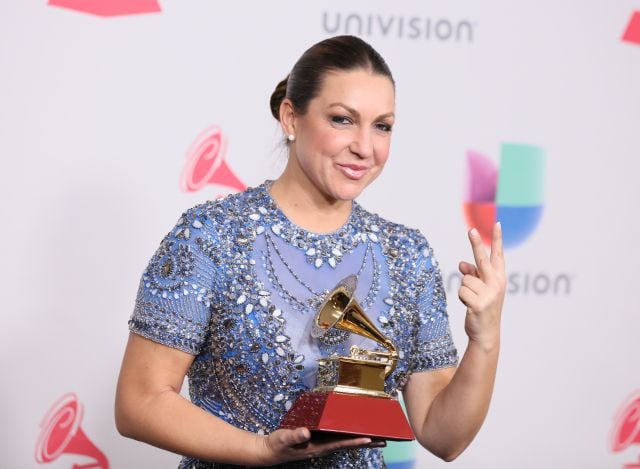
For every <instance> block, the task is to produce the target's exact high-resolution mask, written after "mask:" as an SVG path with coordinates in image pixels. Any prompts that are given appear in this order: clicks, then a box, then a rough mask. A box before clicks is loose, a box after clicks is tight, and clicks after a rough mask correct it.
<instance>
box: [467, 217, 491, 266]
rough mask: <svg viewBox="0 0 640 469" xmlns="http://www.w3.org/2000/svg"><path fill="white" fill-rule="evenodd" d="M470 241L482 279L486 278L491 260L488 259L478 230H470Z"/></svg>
mask: <svg viewBox="0 0 640 469" xmlns="http://www.w3.org/2000/svg"><path fill="white" fill-rule="evenodd" d="M469 241H470V242H471V250H472V251H473V258H474V259H475V261H476V266H477V267H478V273H479V274H480V278H484V277H486V275H488V274H489V271H488V269H487V267H488V265H487V264H488V263H489V258H488V257H487V252H486V251H485V249H484V246H483V244H482V238H481V237H480V233H478V230H477V229H475V228H472V229H471V230H469Z"/></svg>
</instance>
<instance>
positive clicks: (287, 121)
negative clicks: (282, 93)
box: [280, 98, 296, 138]
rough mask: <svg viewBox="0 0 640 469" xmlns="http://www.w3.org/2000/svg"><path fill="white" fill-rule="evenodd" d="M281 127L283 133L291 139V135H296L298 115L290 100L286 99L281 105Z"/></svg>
mask: <svg viewBox="0 0 640 469" xmlns="http://www.w3.org/2000/svg"><path fill="white" fill-rule="evenodd" d="M280 125H281V126H282V131H283V132H284V134H285V135H286V136H287V138H288V137H289V135H293V136H294V137H295V135H296V114H295V111H294V110H293V103H292V102H291V100H290V99H289V98H284V99H283V100H282V102H281V103H280Z"/></svg>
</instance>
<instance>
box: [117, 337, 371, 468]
mask: <svg viewBox="0 0 640 469" xmlns="http://www.w3.org/2000/svg"><path fill="white" fill-rule="evenodd" d="M193 359H194V357H193V356H192V355H190V354H188V353H185V352H182V351H180V350H176V349H173V348H171V347H167V346H165V345H161V344H158V343H156V342H153V341H151V340H149V339H146V338H144V337H142V336H140V335H137V334H134V333H132V334H130V336H129V341H128V343H127V348H126V351H125V355H124V359H123V362H122V368H121V370H120V377H119V379H118V388H117V391H116V402H115V418H116V426H117V428H118V431H119V432H120V433H121V434H122V435H124V436H127V437H129V438H134V439H136V440H140V441H144V442H146V443H149V444H152V445H154V446H158V447H160V448H164V449H166V450H168V451H172V452H175V453H178V454H182V455H188V456H191V457H195V458H197V459H203V460H208V461H216V462H221V463H228V464H239V465H251V466H269V465H273V464H278V463H282V462H286V461H293V460H300V459H308V458H311V457H317V456H322V455H325V454H329V453H331V452H334V451H336V450H338V449H343V448H346V447H359V446H367V445H370V444H371V439H369V438H347V439H336V440H331V441H323V442H322V443H316V442H312V441H311V434H310V432H309V430H308V429H306V428H298V429H295V430H276V431H275V432H273V433H271V434H270V435H268V436H260V435H257V434H254V433H251V432H247V431H244V430H240V429H238V428H236V427H234V426H233V425H230V424H228V423H226V422H225V421H223V420H222V419H219V418H218V417H215V416H214V415H212V414H210V413H209V412H207V411H205V410H203V409H201V408H199V407H198V406H196V405H194V404H192V403H191V402H190V401H189V400H187V399H185V398H184V397H182V396H181V395H180V394H179V393H180V389H181V387H182V383H183V380H184V377H185V375H186V373H187V370H188V369H189V367H190V366H191V363H192V362H193Z"/></svg>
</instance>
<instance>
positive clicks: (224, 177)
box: [180, 125, 247, 192]
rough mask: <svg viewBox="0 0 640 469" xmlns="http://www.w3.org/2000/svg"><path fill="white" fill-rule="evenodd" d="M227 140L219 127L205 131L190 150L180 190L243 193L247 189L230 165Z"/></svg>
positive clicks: (181, 177)
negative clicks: (220, 188)
mask: <svg viewBox="0 0 640 469" xmlns="http://www.w3.org/2000/svg"><path fill="white" fill-rule="evenodd" d="M226 153H227V139H226V138H225V136H224V135H223V133H222V131H221V130H220V128H219V127H218V126H215V125H214V126H211V127H209V128H208V129H206V130H205V131H203V132H202V133H201V134H200V135H198V137H197V138H196V139H195V140H194V142H193V143H192V144H191V146H190V147H189V149H188V150H187V162H186V164H185V166H184V170H183V171H182V175H181V176H180V188H181V189H182V190H183V191H185V192H196V191H198V190H200V189H202V188H203V187H204V186H205V185H207V184H213V185H219V186H224V187H227V188H229V189H232V190H236V191H243V190H245V189H246V188H247V186H245V185H244V183H243V182H242V181H240V179H239V178H238V176H236V175H235V174H234V172H233V171H232V170H231V168H230V167H229V165H228V164H227V161H226Z"/></svg>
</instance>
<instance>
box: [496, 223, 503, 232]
mask: <svg viewBox="0 0 640 469" xmlns="http://www.w3.org/2000/svg"><path fill="white" fill-rule="evenodd" d="M496 225H497V226H498V229H499V230H501V229H502V223H500V222H499V221H497V222H496Z"/></svg>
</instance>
